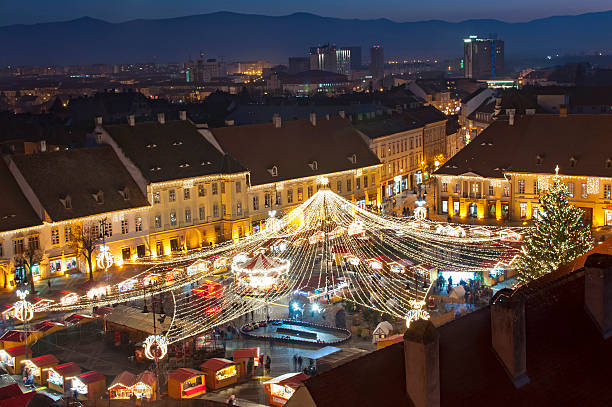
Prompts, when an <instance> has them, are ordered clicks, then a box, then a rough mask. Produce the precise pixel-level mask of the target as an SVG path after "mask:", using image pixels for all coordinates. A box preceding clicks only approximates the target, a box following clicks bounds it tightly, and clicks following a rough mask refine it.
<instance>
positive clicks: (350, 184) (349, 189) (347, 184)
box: [346, 179, 353, 192]
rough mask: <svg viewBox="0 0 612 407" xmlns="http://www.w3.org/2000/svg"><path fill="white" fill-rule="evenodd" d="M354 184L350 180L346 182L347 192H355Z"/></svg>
mask: <svg viewBox="0 0 612 407" xmlns="http://www.w3.org/2000/svg"><path fill="white" fill-rule="evenodd" d="M352 184H353V183H352V182H351V180H350V179H347V180H346V192H351V191H352V190H353V186H352Z"/></svg>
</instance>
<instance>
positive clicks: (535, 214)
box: [531, 204, 540, 219]
mask: <svg viewBox="0 0 612 407" xmlns="http://www.w3.org/2000/svg"><path fill="white" fill-rule="evenodd" d="M531 217H532V218H534V219H538V218H539V217H540V206H539V205H537V204H532V205H531Z"/></svg>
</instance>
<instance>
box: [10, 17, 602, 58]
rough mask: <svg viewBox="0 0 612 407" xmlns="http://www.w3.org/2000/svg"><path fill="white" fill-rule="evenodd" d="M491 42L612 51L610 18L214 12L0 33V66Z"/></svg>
mask: <svg viewBox="0 0 612 407" xmlns="http://www.w3.org/2000/svg"><path fill="white" fill-rule="evenodd" d="M489 33H497V35H498V37H499V38H500V39H503V40H504V41H505V47H506V55H507V56H521V57H544V56H546V55H550V54H553V53H557V52H558V53H572V52H584V51H598V50H606V49H607V50H608V52H609V51H610V50H612V10H611V11H606V12H600V13H589V14H581V15H577V16H560V17H548V18H543V19H538V20H533V21H530V22H525V23H505V22H502V21H498V20H467V21H463V22H459V23H449V22H445V21H439V20H430V21H421V22H406V23H397V22H393V21H391V20H387V19H377V20H357V19H340V18H328V17H320V16H317V15H314V14H307V13H296V14H291V15H287V16H281V17H269V16H263V15H253V14H238V13H230V12H217V13H211V14H202V15H194V16H188V17H179V18H168V19H159V20H132V21H127V22H123V23H108V22H105V21H102V20H96V19H93V18H90V17H83V18H79V19H77V20H72V21H64V22H55V23H43V24H32V25H23V24H18V25H10V26H4V27H0V44H2V45H1V46H0V65H51V64H56V65H70V64H91V63H130V62H151V61H157V62H162V63H163V62H182V61H185V60H187V59H188V58H189V56H190V55H191V56H192V57H194V58H195V57H196V56H197V55H198V54H199V53H200V51H203V52H205V53H206V55H207V56H210V57H218V56H223V57H224V58H225V60H226V61H233V60H243V61H244V60H255V59H264V60H269V61H272V62H278V63H287V62H286V61H287V57H289V56H300V55H305V54H306V52H307V50H308V47H310V46H313V45H317V44H322V43H326V42H333V43H336V44H338V45H347V46H348V45H361V46H363V47H364V50H363V54H364V59H366V58H368V57H367V55H368V53H367V47H369V46H370V45H372V44H374V43H377V44H381V45H382V46H383V47H384V48H385V55H386V56H387V57H399V56H401V57H438V58H445V57H458V56H460V55H462V54H463V41H462V38H464V37H465V36H468V35H470V34H480V35H488V34H489Z"/></svg>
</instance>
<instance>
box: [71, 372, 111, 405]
mask: <svg viewBox="0 0 612 407" xmlns="http://www.w3.org/2000/svg"><path fill="white" fill-rule="evenodd" d="M72 391H76V392H77V399H78V400H96V399H98V398H100V396H102V395H104V392H105V391H106V376H104V375H103V374H102V373H100V372H98V371H96V370H92V371H91V372H86V373H81V374H80V375H78V376H76V377H73V378H72Z"/></svg>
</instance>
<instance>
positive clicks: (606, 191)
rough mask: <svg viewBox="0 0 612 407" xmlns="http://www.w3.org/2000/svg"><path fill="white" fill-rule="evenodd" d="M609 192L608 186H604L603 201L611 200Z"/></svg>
mask: <svg viewBox="0 0 612 407" xmlns="http://www.w3.org/2000/svg"><path fill="white" fill-rule="evenodd" d="M611 191H612V189H611V188H610V184H604V199H610V198H611Z"/></svg>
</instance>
